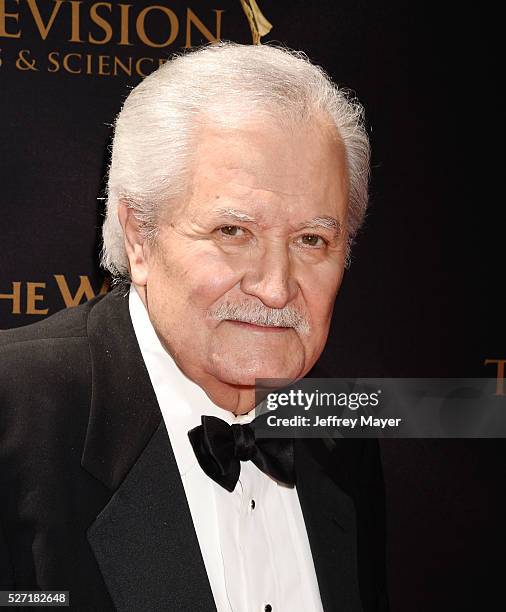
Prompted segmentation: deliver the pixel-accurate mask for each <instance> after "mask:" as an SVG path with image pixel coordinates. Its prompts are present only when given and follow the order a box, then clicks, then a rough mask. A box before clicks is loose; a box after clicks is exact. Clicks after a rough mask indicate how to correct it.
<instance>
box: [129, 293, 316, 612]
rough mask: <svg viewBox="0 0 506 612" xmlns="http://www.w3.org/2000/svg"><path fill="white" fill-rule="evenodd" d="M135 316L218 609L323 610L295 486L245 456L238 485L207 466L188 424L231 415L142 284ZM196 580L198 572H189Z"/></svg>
mask: <svg viewBox="0 0 506 612" xmlns="http://www.w3.org/2000/svg"><path fill="white" fill-rule="evenodd" d="M129 307H130V316H131V319H132V323H133V327H134V330H135V334H136V336H137V341H138V343H139V346H140V349H141V353H142V356H143V358H144V362H145V364H146V367H147V370H148V373H149V376H150V379H151V383H152V385H153V388H154V391H155V394H156V397H157V399H158V403H159V405H160V409H161V412H162V415H163V419H164V422H165V426H166V428H167V431H168V434H169V439H170V443H171V445H172V449H173V451H174V455H175V458H176V462H177V466H178V469H179V472H180V474H181V480H182V482H183V486H184V490H185V493H186V497H187V500H188V505H189V507H190V512H191V515H192V519H193V525H194V527H195V532H196V534H197V538H198V542H199V545H200V550H201V552H202V557H203V559H204V564H205V568H206V571H207V575H208V578H209V583H210V585H211V590H212V593H213V597H214V601H215V603H216V607H217V609H218V612H269V611H272V612H299V611H300V612H322V610H323V609H322V604H321V599H320V592H319V589H318V583H317V579H316V574H315V569H314V564H313V558H312V555H311V549H310V547H309V541H308V537H307V533H306V527H305V524H304V519H303V516H302V511H301V508H300V503H299V498H298V495H297V490H296V488H295V487H288V486H285V485H282V484H278V483H277V482H276V481H274V480H273V479H272V478H270V477H269V476H267V475H266V474H264V473H263V472H261V471H260V470H259V469H258V468H257V467H256V466H255V465H254V464H253V463H252V462H251V461H243V462H241V474H240V477H239V481H238V483H237V485H236V487H235V489H234V491H232V492H231V493H230V492H229V491H227V490H226V489H224V488H223V487H222V486H220V485H219V484H217V483H215V482H214V481H213V480H212V479H211V478H209V477H208V476H207V475H206V474H205V473H204V471H203V470H202V468H201V467H200V465H199V463H198V462H197V459H196V457H195V453H194V451H193V448H192V446H191V444H190V441H189V438H188V431H189V430H190V429H192V428H193V427H196V426H197V425H200V422H201V416H202V415H204V414H205V415H213V416H217V417H219V418H220V419H223V420H224V421H226V422H228V423H230V424H232V423H244V422H248V421H250V420H251V419H252V418H253V416H252V413H250V414H249V415H244V416H239V417H235V416H234V415H233V414H232V413H231V412H229V411H228V410H224V409H223V408H220V407H218V406H216V405H215V404H213V402H212V401H211V400H210V399H209V398H208V396H207V395H206V394H205V392H204V391H203V390H202V388H201V387H199V386H198V385H197V384H195V383H194V382H193V381H191V380H190V379H189V378H187V377H186V376H185V375H184V374H183V373H182V371H181V370H180V369H179V367H178V366H177V365H176V363H175V362H174V360H173V359H172V357H171V356H170V355H169V354H168V353H167V351H166V350H165V349H164V348H163V346H162V344H161V343H160V340H159V339H158V336H157V335H156V332H155V330H154V329H153V326H152V324H151V321H150V319H149V315H148V313H147V311H146V308H145V307H144V304H143V302H142V300H141V298H140V297H139V295H138V293H137V291H136V290H135V288H134V287H133V286H132V287H131V289H130V296H129ZM188 579H189V580H191V576H188Z"/></svg>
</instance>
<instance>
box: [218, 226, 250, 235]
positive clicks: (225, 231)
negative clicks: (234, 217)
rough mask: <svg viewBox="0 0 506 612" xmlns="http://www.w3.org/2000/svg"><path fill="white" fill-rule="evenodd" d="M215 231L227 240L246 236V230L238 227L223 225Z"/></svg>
mask: <svg viewBox="0 0 506 612" xmlns="http://www.w3.org/2000/svg"><path fill="white" fill-rule="evenodd" d="M216 231H217V232H218V233H219V234H221V235H222V236H226V237H227V238H242V237H243V236H245V235H246V230H245V229H244V228H242V227H239V226H238V225H223V226H222V227H219V228H218V229H217V230H216Z"/></svg>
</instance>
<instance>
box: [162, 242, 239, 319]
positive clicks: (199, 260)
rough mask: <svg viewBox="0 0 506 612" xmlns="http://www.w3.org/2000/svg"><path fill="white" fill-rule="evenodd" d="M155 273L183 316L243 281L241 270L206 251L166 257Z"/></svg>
mask: <svg viewBox="0 0 506 612" xmlns="http://www.w3.org/2000/svg"><path fill="white" fill-rule="evenodd" d="M156 276H157V277H158V279H157V281H158V282H157V284H158V285H159V286H160V285H161V284H163V285H164V286H165V288H166V290H167V292H170V295H171V297H172V298H173V300H174V302H176V303H177V304H178V308H179V309H180V310H182V316H183V317H184V316H185V311H187V310H191V309H195V308H197V309H198V310H205V309H207V308H208V307H210V306H211V305H212V304H213V303H214V302H215V301H216V300H218V299H220V298H221V297H222V296H223V295H224V294H225V293H227V292H228V291H229V290H230V289H232V288H233V287H234V286H235V285H236V284H237V283H238V282H239V281H240V273H239V271H238V270H236V269H234V267H231V266H230V265H227V263H226V262H225V261H223V258H219V257H215V256H213V255H212V254H211V253H209V252H207V253H206V252H205V251H204V250H202V252H193V253H188V254H187V255H186V256H184V257H181V256H179V257H177V258H176V257H174V258H169V257H166V258H165V261H164V262H163V265H162V266H160V267H159V268H158V270H157V272H156Z"/></svg>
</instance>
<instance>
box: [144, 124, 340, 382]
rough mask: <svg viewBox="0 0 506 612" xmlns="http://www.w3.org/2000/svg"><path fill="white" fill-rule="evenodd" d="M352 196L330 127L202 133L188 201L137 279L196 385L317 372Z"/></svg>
mask: <svg viewBox="0 0 506 612" xmlns="http://www.w3.org/2000/svg"><path fill="white" fill-rule="evenodd" d="M327 130H328V131H327ZM347 201H348V183H347V175H346V165H345V160H344V151H343V148H342V144H341V143H340V142H339V141H337V140H336V138H335V135H334V134H331V133H330V128H323V127H322V126H319V125H317V124H315V125H312V126H311V127H301V128H296V129H293V130H287V129H281V128H280V127H279V126H277V125H276V124H274V123H272V124H265V123H264V124H262V123H256V124H254V123H252V124H248V126H244V127H241V128H240V129H238V128H233V129H231V128H230V129H227V130H224V129H223V128H217V127H216V128H213V127H208V128H206V129H205V130H204V131H203V133H201V134H200V137H199V144H198V147H197V150H196V152H195V165H194V168H193V176H192V184H191V186H190V189H189V191H188V195H187V197H186V198H185V201H184V202H182V203H181V204H180V205H179V206H176V207H171V208H168V210H167V218H166V219H162V221H161V223H160V226H161V227H160V232H159V235H158V238H157V242H156V246H154V247H151V248H149V247H146V249H145V252H146V275H145V278H144V277H143V279H142V281H140V283H141V284H142V285H145V290H146V293H145V301H146V304H147V307H148V311H149V314H150V318H151V320H152V322H153V325H154V327H155V329H156V331H157V334H158V336H159V337H160V339H161V341H162V343H163V344H164V345H165V347H166V348H167V349H168V350H169V352H170V353H171V354H172V356H173V357H174V358H175V359H176V362H177V363H178V365H179V366H180V368H181V369H182V370H183V371H184V372H185V373H186V374H187V375H188V376H189V377H190V378H192V379H194V380H205V379H214V380H217V381H219V382H220V383H225V384H226V385H234V386H243V385H246V386H250V385H254V384H255V378H288V379H292V380H294V379H296V378H298V377H301V376H303V375H304V374H305V373H306V372H307V371H308V370H309V369H310V368H311V367H312V366H313V364H314V363H315V361H316V360H317V358H318V357H319V355H320V353H321V352H322V350H323V347H324V345H325V342H326V339H327V335H328V330H329V325H330V320H331V314H332V307H333V303H334V299H335V296H336V293H337V290H338V288H339V286H340V284H341V280H342V276H343V271H344V263H345V255H346V239H347V236H346V232H345V227H346V210H347ZM132 278H133V281H134V283H136V282H137V279H136V271H135V267H132ZM276 315H278V317H277V319H276ZM235 319H242V321H241V320H235ZM245 320H246V321H249V322H244V321H245ZM251 321H255V322H256V324H253V323H252V322H251ZM273 323H275V325H273ZM280 324H281V325H282V326H281V327H279V326H276V325H280Z"/></svg>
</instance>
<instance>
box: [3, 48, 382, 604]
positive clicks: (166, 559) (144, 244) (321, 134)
mask: <svg viewBox="0 0 506 612" xmlns="http://www.w3.org/2000/svg"><path fill="white" fill-rule="evenodd" d="M368 164H369V145H368V140H367V136H366V133H365V131H364V128H363V124H362V109H361V107H360V105H359V104H358V103H357V102H356V101H353V100H350V98H349V97H348V96H346V95H345V93H344V92H343V91H342V90H340V89H338V88H337V87H336V86H335V85H334V84H333V83H332V82H331V81H330V80H329V78H328V77H327V76H326V75H325V73H324V72H323V71H322V70H321V69H320V68H318V67H316V66H314V65H312V64H311V63H310V62H309V61H308V60H307V59H306V58H305V57H304V56H303V55H301V54H296V53H293V52H290V51H287V50H284V49H279V48H275V47H269V46H241V45H235V44H230V43H228V44H218V45H215V46H209V47H206V48H203V49H200V50H197V51H195V52H191V53H187V54H185V55H182V56H180V57H176V58H175V59H173V60H171V61H170V62H168V63H166V64H165V65H164V66H162V67H161V68H160V69H159V70H157V71H156V72H155V73H154V74H152V75H151V76H149V77H148V78H146V79H145V80H144V81H143V82H142V83H141V84H140V85H139V86H138V87H136V88H135V89H134V90H133V91H132V93H131V94H130V95H129V97H128V99H127V100H126V102H125V105H124V107H123V109H122V111H121V113H120V115H119V117H118V119H117V122H116V126H115V135H114V143H113V150H112V162H111V166H110V171H109V183H108V203H107V217H106V220H105V223H104V230H103V235H104V251H103V264H104V266H105V267H106V268H107V269H108V270H110V271H111V272H112V274H113V276H114V277H115V279H116V280H117V281H118V283H117V285H118V286H117V287H116V288H115V289H114V290H113V291H112V292H110V293H109V294H108V295H107V296H106V297H99V298H97V299H95V300H92V301H91V302H88V303H87V304H84V305H83V306H80V307H78V308H75V309H71V310H67V311H65V312H60V313H58V314H56V315H54V316H52V317H50V318H49V319H47V320H45V321H43V322H41V323H38V324H35V325H31V326H28V327H26V328H22V329H18V330H13V331H11V332H5V333H4V334H2V338H1V349H0V352H1V359H2V382H1V387H0V404H1V430H0V436H1V438H0V439H1V447H0V449H1V450H0V461H1V463H0V465H1V471H0V473H1V476H0V478H1V494H2V501H3V503H2V507H1V523H2V527H3V542H2V547H1V549H0V553H1V554H0V557H1V558H0V562H1V563H2V566H1V567H2V588H4V589H8V588H10V589H13V588H15V589H18V590H19V589H45V590H49V589H53V590H55V589H63V590H68V591H70V605H71V608H72V609H75V610H90V611H91V610H93V611H98V610H100V611H104V610H113V609H116V610H122V611H133V612H138V611H141V610H146V611H159V610H160V611H161V610H171V611H172V610H187V611H191V612H195V611H199V610H201V611H203V612H209V611H211V610H219V611H220V612H223V611H227V612H229V611H233V612H243V611H244V612H246V611H247V612H262V611H264V612H269V611H271V612H294V611H295V612H297V611H301V612H302V611H304V612H306V611H307V612H318V611H321V610H325V611H336V612H345V611H359V610H363V611H364V612H370V611H371V612H372V611H376V610H386V608H387V604H386V601H387V600H386V594H385V576H384V560H383V528H382V521H383V516H382V515H383V509H382V484H381V470H380V464H379V458H378V451H377V445H376V443H375V442H374V441H370V440H369V441H364V440H362V441H361V440H340V441H336V442H335V443H331V444H329V443H328V442H327V443H324V442H323V441H321V440H303V439H296V440H278V441H275V442H276V443H274V444H272V443H271V444H270V445H264V446H262V445H261V443H260V440H255V437H254V423H253V424H249V423H250V422H251V421H252V418H253V415H254V407H255V394H254V390H255V380H256V379H258V378H284V379H290V380H297V379H300V378H301V377H303V376H305V375H306V374H307V373H308V372H309V371H310V370H311V369H312V368H313V366H314V364H315V362H316V361H317V359H318V357H319V355H320V354H321V352H322V350H323V347H324V345H325V342H326V339H327V334H328V331H329V325H330V321H331V315H332V309H333V304H334V299H335V296H336V293H337V291H338V289H339V286H340V284H341V281H342V278H343V273H344V269H345V265H346V262H347V258H348V256H349V248H350V244H351V242H352V239H353V237H354V235H355V234H356V232H357V230H358V227H359V225H360V223H361V220H362V218H363V215H364V211H365V207H366V202H367V182H368V174H369V171H368V170H369V169H368ZM211 417H215V418H214V419H212V418H211ZM217 419H219V420H217ZM230 425H232V427H229V426H230ZM216 427H217V433H216V431H214V434H215V435H213V431H212V430H213V428H216ZM220 443H221V446H220ZM227 453H228V455H227Z"/></svg>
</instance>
